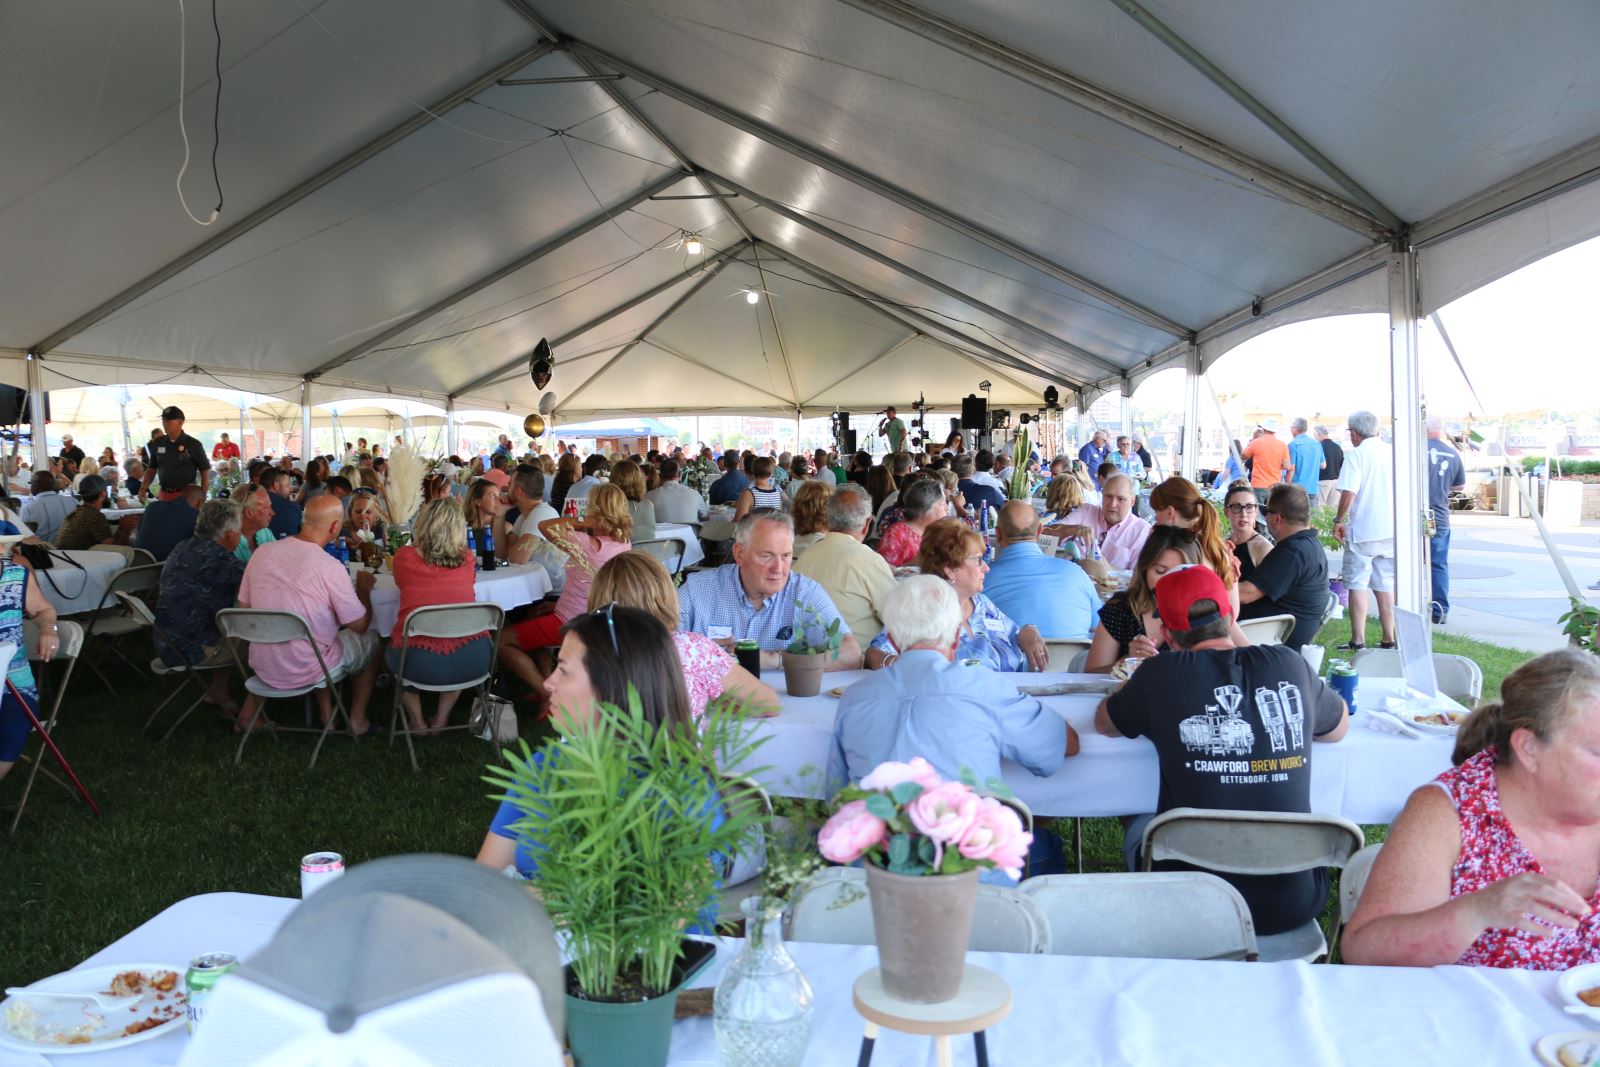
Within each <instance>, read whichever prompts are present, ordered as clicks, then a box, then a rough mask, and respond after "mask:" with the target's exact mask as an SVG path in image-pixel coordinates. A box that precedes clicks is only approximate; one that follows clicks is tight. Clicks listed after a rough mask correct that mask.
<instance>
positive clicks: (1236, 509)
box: [1226, 504, 1256, 515]
mask: <svg viewBox="0 0 1600 1067" xmlns="http://www.w3.org/2000/svg"><path fill="white" fill-rule="evenodd" d="M1226 510H1227V512H1228V514H1229V515H1243V514H1244V513H1245V512H1247V511H1255V510H1256V505H1254V504H1229V505H1227V508H1226Z"/></svg>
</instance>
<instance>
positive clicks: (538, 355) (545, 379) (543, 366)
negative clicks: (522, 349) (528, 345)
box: [528, 337, 556, 389]
mask: <svg viewBox="0 0 1600 1067" xmlns="http://www.w3.org/2000/svg"><path fill="white" fill-rule="evenodd" d="M555 358H556V357H555V353H554V352H552V351H550V342H549V341H547V340H545V339H544V338H542V337H541V338H539V343H538V344H536V345H534V346H533V354H532V355H531V356H529V357H528V373H529V374H530V375H532V376H533V384H534V385H535V386H536V387H538V388H540V389H543V388H544V387H545V386H547V385H549V384H550V375H551V373H552V372H553V371H554V370H555V365H554V364H555Z"/></svg>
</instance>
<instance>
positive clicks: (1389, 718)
mask: <svg viewBox="0 0 1600 1067" xmlns="http://www.w3.org/2000/svg"><path fill="white" fill-rule="evenodd" d="M1360 717H1361V718H1363V719H1365V720H1366V721H1367V729H1369V730H1377V731H1379V732H1380V733H1386V734H1399V735H1400V736H1401V737H1409V738H1411V739H1412V740H1413V741H1420V740H1422V731H1421V730H1418V729H1417V728H1416V727H1415V726H1412V725H1411V724H1410V723H1409V722H1406V721H1405V720H1404V719H1402V718H1400V716H1398V715H1394V714H1391V713H1390V712H1387V711H1372V710H1370V709H1368V708H1362V709H1361V712H1360Z"/></svg>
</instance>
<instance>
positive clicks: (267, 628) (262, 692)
mask: <svg viewBox="0 0 1600 1067" xmlns="http://www.w3.org/2000/svg"><path fill="white" fill-rule="evenodd" d="M217 629H218V630H220V631H221V632H222V636H223V637H232V638H236V639H237V641H238V643H237V644H234V645H232V646H231V647H232V649H233V659H234V663H235V664H236V665H237V666H238V668H239V673H240V675H242V676H243V677H244V687H245V688H246V689H247V690H249V691H250V692H251V693H253V694H254V695H255V696H256V697H257V698H258V703H257V707H256V710H255V714H254V715H252V716H251V718H250V721H249V722H248V723H245V724H244V730H243V732H242V733H241V734H240V735H239V748H238V751H236V752H235V753H234V754H233V765H234V766H235V767H237V766H238V765H239V763H240V761H241V760H243V759H244V746H245V743H246V742H247V741H249V740H250V735H251V734H253V733H255V727H256V726H257V725H258V724H259V723H260V722H261V721H262V719H264V718H265V717H266V711H267V701H268V700H279V699H289V698H292V697H303V696H306V695H307V694H309V693H311V692H312V691H313V690H316V689H324V688H325V689H327V690H328V692H329V693H330V694H331V695H332V698H333V712H332V713H331V714H330V715H329V716H328V721H327V722H325V723H323V724H322V728H321V729H320V730H319V729H317V728H316V727H315V726H276V725H271V723H270V720H268V725H269V726H270V727H271V729H272V730H273V732H274V733H277V732H278V731H284V732H286V733H314V734H317V735H318V736H317V744H316V747H315V748H313V749H312V750H311V763H310V764H309V765H308V766H307V769H308V770H309V769H310V768H311V767H315V766H316V765H317V756H318V754H320V753H321V752H322V743H323V742H324V741H326V740H327V739H328V733H329V732H330V731H331V730H332V729H333V727H334V725H335V724H336V723H337V722H338V721H339V720H340V719H343V720H344V724H345V727H346V728H347V729H348V728H349V727H350V715H349V713H348V712H347V711H345V707H344V697H342V696H341V695H340V693H339V685H338V683H339V681H340V680H341V679H342V678H343V677H344V673H345V672H344V670H343V669H342V668H341V667H340V666H339V665H338V664H335V665H334V668H333V669H332V670H330V669H329V668H328V665H327V663H326V662H324V661H323V659H322V650H321V649H319V648H318V647H317V642H316V641H315V640H314V639H313V638H312V636H311V627H310V625H309V624H307V622H306V620H305V619H303V618H301V617H300V616H299V615H296V614H295V613H294V612H292V611H264V610H261V609H257V608H223V609H222V610H221V611H219V612H217ZM295 641H304V642H306V644H308V645H309V646H310V647H311V654H312V655H313V656H315V657H316V659H317V669H318V670H320V671H321V672H322V680H321V681H319V682H314V683H312V684H311V685H304V686H297V687H295V688H293V689H275V688H273V687H272V686H270V685H268V684H267V683H266V682H265V681H263V680H262V679H261V676H260V675H257V674H252V673H250V670H249V667H248V666H247V660H248V657H246V656H244V655H243V654H241V649H242V648H244V647H245V646H248V645H287V644H291V643H292V642H295Z"/></svg>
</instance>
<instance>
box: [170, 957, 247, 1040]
mask: <svg viewBox="0 0 1600 1067" xmlns="http://www.w3.org/2000/svg"><path fill="white" fill-rule="evenodd" d="M237 966H239V957H238V956H235V955H234V954H233V953H231V952H207V953H206V954H205V955H203V956H196V957H195V958H194V962H193V963H191V964H189V970H188V971H187V972H185V974H184V976H183V989H184V993H185V994H186V995H187V997H188V1007H187V1008H186V1013H187V1014H188V1016H189V1032H190V1033H191V1034H192V1033H194V1028H195V1027H196V1026H199V1025H200V1021H201V1019H203V1018H204V1017H205V1010H206V1009H205V1002H206V1000H207V999H209V998H210V996H211V991H212V989H214V988H215V987H216V984H217V982H218V981H220V980H221V979H222V976H223V975H225V974H227V973H228V972H229V971H232V970H233V969H234V968H235V967H237Z"/></svg>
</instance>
